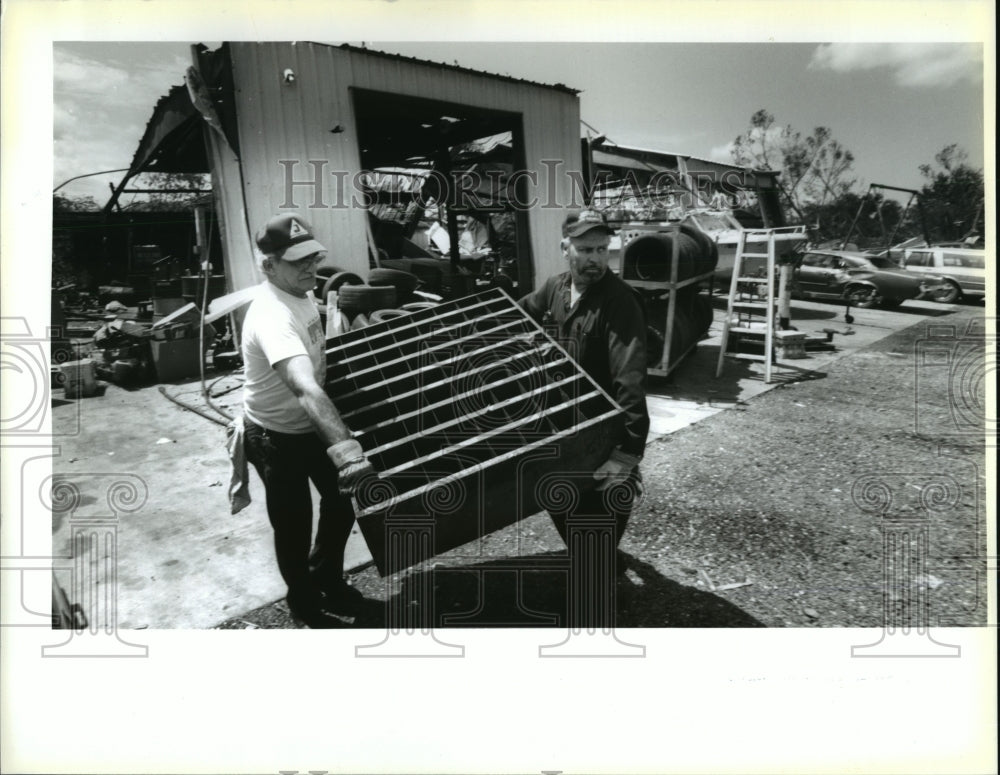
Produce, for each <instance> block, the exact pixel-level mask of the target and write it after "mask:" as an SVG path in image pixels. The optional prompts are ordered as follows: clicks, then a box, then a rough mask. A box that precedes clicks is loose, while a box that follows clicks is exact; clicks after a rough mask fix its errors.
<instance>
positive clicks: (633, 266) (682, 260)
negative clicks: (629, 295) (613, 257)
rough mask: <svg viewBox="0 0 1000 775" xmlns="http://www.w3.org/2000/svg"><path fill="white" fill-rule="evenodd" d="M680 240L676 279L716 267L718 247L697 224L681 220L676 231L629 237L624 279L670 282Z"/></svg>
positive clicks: (690, 276) (623, 268)
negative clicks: (675, 250)
mask: <svg viewBox="0 0 1000 775" xmlns="http://www.w3.org/2000/svg"><path fill="white" fill-rule="evenodd" d="M675 239H676V240H677V281H678V282H681V281H682V280H688V279H690V278H692V277H696V276H698V275H702V274H707V273H708V272H712V271H714V270H715V266H716V264H718V262H719V249H718V246H717V245H716V244H715V240H713V239H712V238H711V237H709V236H708V235H707V234H705V232H703V231H702V230H701V229H699V228H698V227H696V226H693V225H690V224H686V223H682V224H680V226H679V227H678V230H677V231H676V232H674V231H666V232H649V233H647V234H641V235H639V236H638V237H635V238H634V239H632V240H630V241H629V243H628V244H627V245H626V246H625V252H624V254H623V255H622V279H624V280H644V281H646V282H662V283H669V282H670V276H671V270H672V268H673V258H674V240H675Z"/></svg>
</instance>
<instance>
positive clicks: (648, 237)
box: [622, 224, 719, 368]
mask: <svg viewBox="0 0 1000 775" xmlns="http://www.w3.org/2000/svg"><path fill="white" fill-rule="evenodd" d="M675 239H676V240H677V282H682V281H683V280H688V279H690V278H692V277H697V276H700V275H704V274H708V273H709V272H712V271H714V269H715V266H716V264H717V263H718V260H719V253H718V247H717V246H716V244H715V241H714V240H713V239H712V238H711V237H709V236H708V235H707V234H705V233H704V232H703V231H701V230H700V229H698V228H697V227H695V226H692V225H689V224H681V225H680V227H679V228H678V230H677V231H676V232H673V231H671V232H651V233H649V234H642V235H640V236H638V237H636V238H634V239H633V240H631V241H630V242H629V243H628V245H626V246H625V252H624V254H623V256H622V277H623V279H625V280H642V281H644V282H645V283H650V282H652V283H663V290H662V291H660V290H655V291H649V289H648V288H646V289H645V290H646V292H647V297H648V298H647V305H646V309H647V318H648V319H647V324H648V328H647V353H648V359H647V363H648V365H649V366H650V367H655V368H658V367H660V366H661V363H660V362H661V360H662V358H663V350H664V346H665V344H666V342H665V337H666V332H667V313H668V310H669V294H668V293H665V292H664V291H667V290H669V288H670V279H671V270H672V264H673V258H674V240H675ZM699 285H700V283H693V284H691V285H687V286H685V287H683V288H679V289H677V291H676V303H675V308H674V320H673V328H672V329H671V337H670V364H668V365H669V366H673V365H674V364H675V363H677V361H678V360H680V358H681V357H683V356H684V354H685V353H687V352H688V351H689V350H690V349H691V348H692V347H693V346H694V345H695V344H696V343H697V342H698V341H700V340H701V339H702V338H703V337H704V335H705V333H706V332H707V331H708V329H709V327H710V326H711V325H712V318H713V308H712V302H711V298H710V297H709V296H708V295H706V294H704V293H702V292H701V290H700V288H699Z"/></svg>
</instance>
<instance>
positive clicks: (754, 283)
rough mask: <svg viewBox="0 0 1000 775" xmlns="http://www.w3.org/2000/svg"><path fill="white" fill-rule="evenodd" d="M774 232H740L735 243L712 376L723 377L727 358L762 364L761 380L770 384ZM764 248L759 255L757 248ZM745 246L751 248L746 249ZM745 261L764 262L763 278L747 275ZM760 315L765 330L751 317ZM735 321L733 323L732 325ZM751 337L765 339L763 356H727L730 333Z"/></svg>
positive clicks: (772, 335)
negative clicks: (720, 338) (730, 279)
mask: <svg viewBox="0 0 1000 775" xmlns="http://www.w3.org/2000/svg"><path fill="white" fill-rule="evenodd" d="M776 231H777V230H776V229H743V230H741V231H740V237H739V240H738V242H737V243H736V256H735V258H734V260H733V279H732V282H731V283H730V285H729V303H728V304H727V305H726V317H725V320H724V321H723V323H722V342H721V344H720V345H719V363H718V365H717V366H716V369H715V376H716V377H717V378H718V377H721V376H722V368H723V365H724V363H725V359H726V357H727V356H728V357H731V358H741V359H744V360H753V361H763V362H764V381H765V382H768V383H769V382H770V381H771V366H772V364H773V363H774V338H775V336H774V335H775V318H776V315H775V312H776V309H775V308H776V305H777V299H776V298H775V296H776V294H775V287H774V286H775V279H774V278H775V266H776V263H777V256H776V247H775V232H776ZM762 244H763V245H766V250H765V251H763V252H761V251H760V250H759V249H756V248H757V246H759V245H762ZM748 245H749V246H750V247H751V249H750V250H748V249H747V247H748ZM748 258H763V259H766V262H767V263H766V273H767V274H766V276H750V275H749V274H748V272H747V270H746V267H745V266H744V261H745V260H746V259H748ZM755 315H756V316H761V315H763V316H764V318H765V323H764V327H763V328H761V327H760V326H759V325H758V326H754V325H752V323H753V316H755ZM734 320H735V321H736V322H735V323H734ZM731 333H732V334H737V335H747V334H754V335H757V336H760V335H763V337H764V354H763V355H755V354H751V353H727V352H726V348H727V347H728V345H729V334H731Z"/></svg>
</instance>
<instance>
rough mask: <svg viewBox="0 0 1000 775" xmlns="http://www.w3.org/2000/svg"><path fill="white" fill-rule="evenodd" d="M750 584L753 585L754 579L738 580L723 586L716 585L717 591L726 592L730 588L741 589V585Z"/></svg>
mask: <svg viewBox="0 0 1000 775" xmlns="http://www.w3.org/2000/svg"><path fill="white" fill-rule="evenodd" d="M749 586H753V582H752V581H737V582H736V583H734V584H723V585H722V586H721V587H716V588H715V591H716V592H726V591H727V590H730V589H739V588H740V587H749Z"/></svg>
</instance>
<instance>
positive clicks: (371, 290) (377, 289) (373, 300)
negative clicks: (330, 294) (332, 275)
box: [339, 285, 396, 317]
mask: <svg viewBox="0 0 1000 775" xmlns="http://www.w3.org/2000/svg"><path fill="white" fill-rule="evenodd" d="M339 303H340V309H341V310H342V311H343V312H344V314H345V315H347V316H348V317H353V316H354V315H357V314H358V313H359V312H363V313H366V314H367V313H371V312H374V311H375V310H377V309H388V308H391V307H395V306H396V289H395V288H394V287H393V286H391V285H343V286H341V288H340V296H339Z"/></svg>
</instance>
